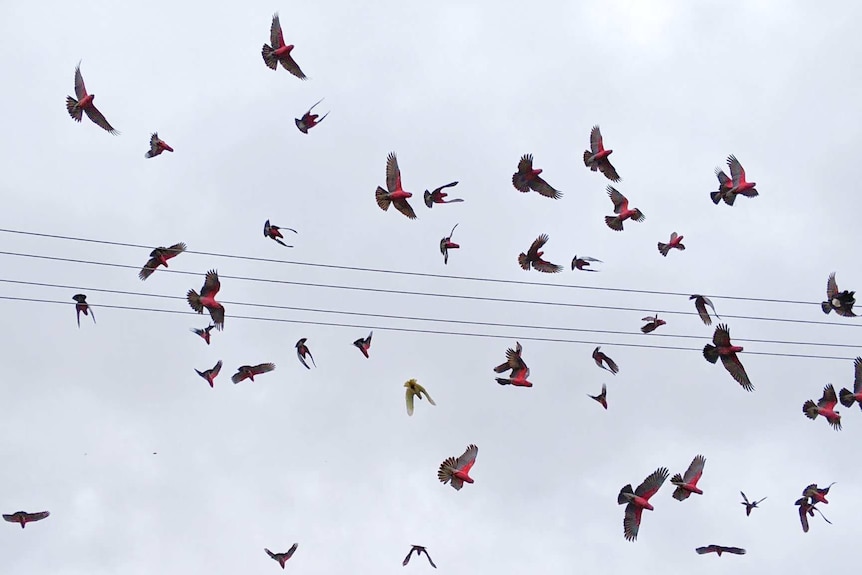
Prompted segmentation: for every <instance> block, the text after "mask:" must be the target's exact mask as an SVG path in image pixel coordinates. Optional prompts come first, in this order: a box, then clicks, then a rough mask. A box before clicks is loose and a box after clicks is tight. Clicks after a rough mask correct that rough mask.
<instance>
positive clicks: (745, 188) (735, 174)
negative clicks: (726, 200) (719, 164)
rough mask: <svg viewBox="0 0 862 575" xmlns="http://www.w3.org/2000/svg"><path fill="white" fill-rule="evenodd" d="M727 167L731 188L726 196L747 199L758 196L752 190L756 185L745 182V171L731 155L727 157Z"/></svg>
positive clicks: (755, 191)
mask: <svg viewBox="0 0 862 575" xmlns="http://www.w3.org/2000/svg"><path fill="white" fill-rule="evenodd" d="M727 167H728V168H730V177H731V179H732V180H733V182H732V183H733V187H731V188H730V190H728V191H727V192H726V194H727V195H730V194H734V195H736V194H739V195H741V196H745V197H747V198H754V197H756V196H758V195H760V194H758V193H757V190H756V189H754V187H755V186H756V185H757V184H755V183H754V182H748V181H746V179H745V170H744V169H743V168H742V164H740V163H739V160H737V159H736V156H734V155H733V154H731V155H729V156H728V157H727ZM713 201H715V200H713ZM730 205H733V202H731V204H730Z"/></svg>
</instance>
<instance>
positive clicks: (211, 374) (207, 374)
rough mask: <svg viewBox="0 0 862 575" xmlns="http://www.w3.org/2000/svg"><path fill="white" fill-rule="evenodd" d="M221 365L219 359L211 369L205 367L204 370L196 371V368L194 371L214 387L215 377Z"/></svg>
mask: <svg viewBox="0 0 862 575" xmlns="http://www.w3.org/2000/svg"><path fill="white" fill-rule="evenodd" d="M221 365H222V364H221V360H218V362H217V363H216V364H215V365H214V366H213V367H212V369H207V370H205V371H198V370H197V369H196V370H195V373H197V374H198V375H199V376H201V377H202V378H204V379H205V380H207V383H208V384H210V387H215V385H214V384H215V378H216V376H217V375H218V374H219V372H220V371H221Z"/></svg>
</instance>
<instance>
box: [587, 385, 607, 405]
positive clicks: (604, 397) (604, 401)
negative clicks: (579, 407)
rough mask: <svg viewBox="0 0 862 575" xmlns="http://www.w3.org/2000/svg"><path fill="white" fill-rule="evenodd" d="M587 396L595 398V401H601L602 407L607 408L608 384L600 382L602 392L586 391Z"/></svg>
mask: <svg viewBox="0 0 862 575" xmlns="http://www.w3.org/2000/svg"><path fill="white" fill-rule="evenodd" d="M587 396H588V397H592V398H593V399H595V400H596V401H598V402H599V403H601V404H602V407H604V408H605V409H607V408H608V386H607V385H605V384H604V383H603V384H602V392H601V393H600V394H598V395H590V394H589V393H588V394H587Z"/></svg>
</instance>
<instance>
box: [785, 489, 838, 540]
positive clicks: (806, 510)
mask: <svg viewBox="0 0 862 575" xmlns="http://www.w3.org/2000/svg"><path fill="white" fill-rule="evenodd" d="M794 505H798V506H799V522H800V523H802V532H803V533H808V515H810V516H811V517H814V512H815V511H816V512H817V513H819V514H820V517H822V518H823V520H824V521H825V522H826V523H829V524H830V525H832V522H831V521H829V520H828V519H826V516H825V515H823V512H822V511H820V510H819V509H817V507H815V506H814V504H813V503H809V502H808V498H807V497H800V498H799V499H797V500H796V503H794Z"/></svg>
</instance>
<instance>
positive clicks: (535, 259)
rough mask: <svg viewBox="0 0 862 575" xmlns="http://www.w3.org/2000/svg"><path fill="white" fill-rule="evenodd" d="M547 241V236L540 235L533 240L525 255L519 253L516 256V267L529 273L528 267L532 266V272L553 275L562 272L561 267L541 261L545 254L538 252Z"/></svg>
mask: <svg viewBox="0 0 862 575" xmlns="http://www.w3.org/2000/svg"><path fill="white" fill-rule="evenodd" d="M549 239H550V238H549V237H548V235H547V234H542V235H540V236H539V237H537V238H536V239H535V240H533V243H532V244H531V245H530V249H529V250H527V253H524V252H521V253H520V254H518V265H520V266H521V269H523V270H524V271H530V267H531V266H532V268H533V269H534V270H536V271H539V272H543V273H546V274H555V273H559V272H561V271H563V266H558V265H557V264H552V263H551V262H547V261H545V260H543V259H542V256H543V255H544V254H545V252H540V251H539V250H540V249H541V248H542V246H544V245H545V244H546V243H548V240H549Z"/></svg>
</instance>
